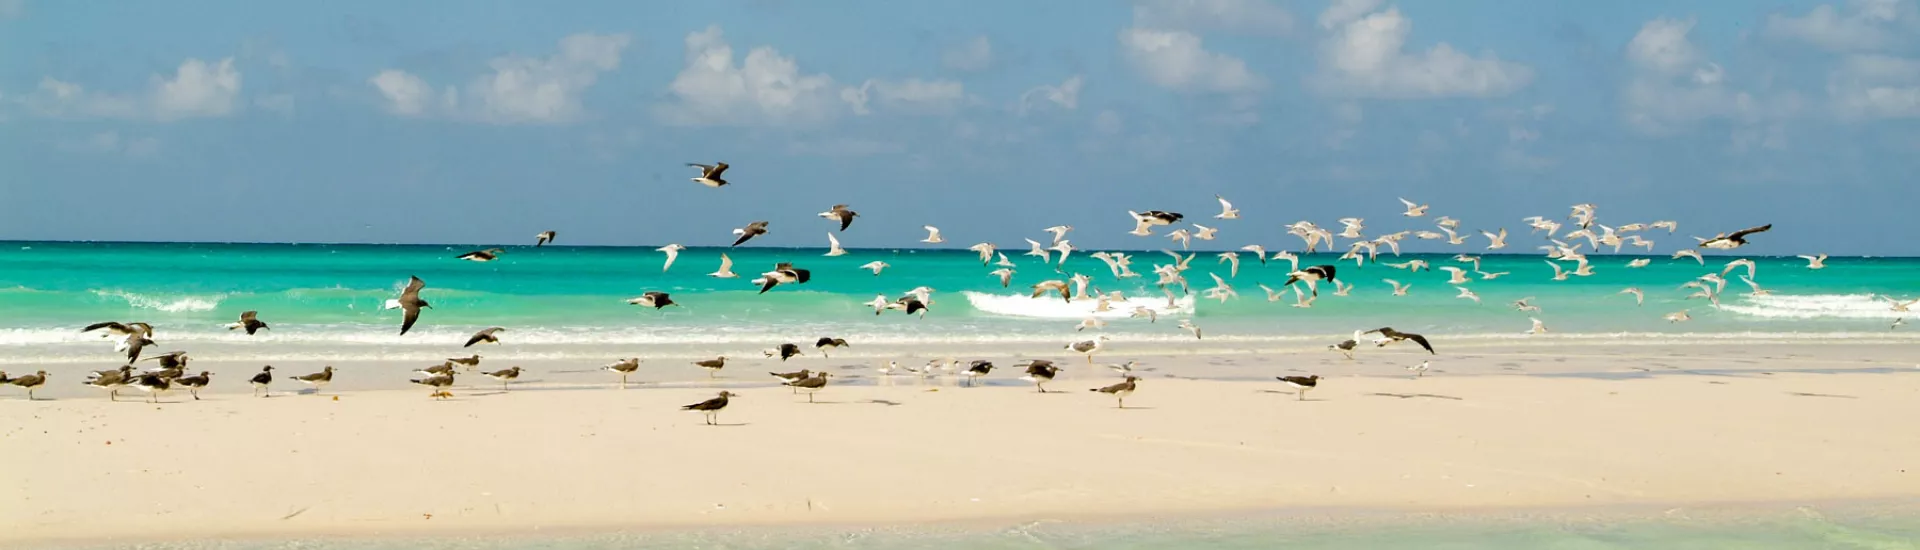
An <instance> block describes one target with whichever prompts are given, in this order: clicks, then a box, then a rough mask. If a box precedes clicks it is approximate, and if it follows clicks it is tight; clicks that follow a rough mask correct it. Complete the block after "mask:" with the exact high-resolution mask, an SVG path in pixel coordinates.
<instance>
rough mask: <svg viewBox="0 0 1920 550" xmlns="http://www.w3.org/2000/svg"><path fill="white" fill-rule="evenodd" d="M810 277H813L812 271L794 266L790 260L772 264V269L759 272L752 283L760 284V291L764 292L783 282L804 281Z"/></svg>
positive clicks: (797, 282)
mask: <svg viewBox="0 0 1920 550" xmlns="http://www.w3.org/2000/svg"><path fill="white" fill-rule="evenodd" d="M812 279H813V272H812V271H808V270H805V269H800V268H797V267H794V266H793V263H791V262H780V263H778V264H774V266H773V271H768V272H766V273H761V274H760V278H758V279H754V280H753V284H757V285H760V293H761V294H766V293H767V291H769V290H773V287H775V286H779V285H781V284H785V283H795V284H799V283H805V282H807V281H810V280H812Z"/></svg>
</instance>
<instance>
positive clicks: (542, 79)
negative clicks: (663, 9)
mask: <svg viewBox="0 0 1920 550" xmlns="http://www.w3.org/2000/svg"><path fill="white" fill-rule="evenodd" d="M630 42H631V39H630V38H629V37H628V36H627V35H625V34H594V33H579V34H574V35H569V36H567V37H566V38H562V39H560V51H559V52H558V53H555V54H553V55H552V56H549V57H545V58H537V57H526V56H520V55H508V56H503V57H498V58H494V59H493V61H492V62H491V63H489V65H490V66H491V67H492V68H493V72H491V73H487V74H484V75H481V76H479V77H477V78H475V79H474V80H473V81H472V82H470V83H468V84H467V86H466V87H465V88H464V89H462V88H455V87H452V86H448V87H446V88H444V89H440V90H435V89H434V87H433V86H432V85H431V84H429V83H427V81H426V80H425V79H422V78H420V77H419V76H416V75H413V74H411V73H408V72H406V71H401V70H396V69H387V70H383V71H380V72H379V73H378V74H375V75H373V77H372V78H369V79H367V83H368V84H370V85H372V86H373V87H374V88H375V89H376V90H378V91H379V92H380V95H381V97H383V98H385V99H386V104H385V106H386V109H387V110H388V111H389V112H392V113H394V114H397V115H402V116H422V117H425V116H445V117H449V118H454V119H465V120H473V121H478V122H486V123H492V124H557V123H565V122H571V121H573V120H576V119H578V118H579V117H580V115H581V113H583V112H584V111H585V108H584V107H583V106H582V105H581V101H580V96H581V95H582V94H584V93H585V92H586V90H587V88H590V87H592V86H593V84H594V82H596V81H598V80H599V78H600V74H601V73H604V72H607V71H611V70H613V69H616V68H619V67H620V55H621V52H623V51H624V50H625V49H626V47H627V45H628V44H629V43H630Z"/></svg>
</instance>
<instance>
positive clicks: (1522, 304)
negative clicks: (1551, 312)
mask: <svg viewBox="0 0 1920 550" xmlns="http://www.w3.org/2000/svg"><path fill="white" fill-rule="evenodd" d="M1532 299H1533V297H1532V296H1528V297H1525V298H1521V299H1518V300H1514V301H1513V310H1514V311H1525V312H1530V313H1539V312H1540V306H1536V305H1533V304H1530V303H1527V302H1528V301H1529V300H1532Z"/></svg>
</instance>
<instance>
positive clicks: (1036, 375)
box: [1014, 359, 1060, 393]
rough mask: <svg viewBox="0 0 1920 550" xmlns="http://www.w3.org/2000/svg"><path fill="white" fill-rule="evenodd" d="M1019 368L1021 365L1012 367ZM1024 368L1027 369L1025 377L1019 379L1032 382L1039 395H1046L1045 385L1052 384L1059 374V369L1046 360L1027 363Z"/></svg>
mask: <svg viewBox="0 0 1920 550" xmlns="http://www.w3.org/2000/svg"><path fill="white" fill-rule="evenodd" d="M1020 366H1021V365H1014V367H1015V368H1019V367H1020ZM1025 366H1026V368H1027V373H1026V376H1022V377H1020V379H1021V380H1026V381H1028V382H1032V383H1033V388H1034V389H1035V390H1039V392H1040V393H1047V383H1048V382H1052V381H1053V377H1054V376H1055V375H1058V374H1060V367H1057V366H1054V364H1053V362H1052V361H1048V360H1046V359H1034V360H1032V361H1028V362H1027V363H1026V365H1025Z"/></svg>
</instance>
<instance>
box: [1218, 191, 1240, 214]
mask: <svg viewBox="0 0 1920 550" xmlns="http://www.w3.org/2000/svg"><path fill="white" fill-rule="evenodd" d="M1213 200H1217V201H1220V213H1219V214H1215V215H1214V216H1213V217H1215V218H1218V219H1222V220H1237V219H1240V211H1239V210H1237V209H1235V208H1234V207H1233V203H1230V202H1227V199H1226V198H1225V197H1221V196H1220V195H1214V196H1213Z"/></svg>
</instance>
